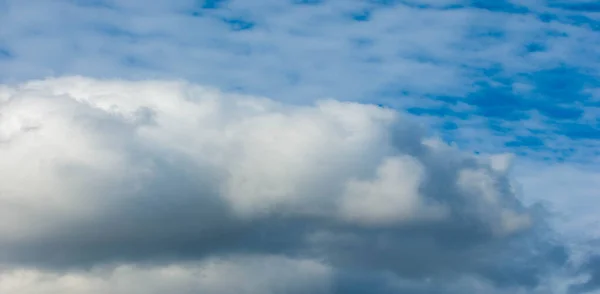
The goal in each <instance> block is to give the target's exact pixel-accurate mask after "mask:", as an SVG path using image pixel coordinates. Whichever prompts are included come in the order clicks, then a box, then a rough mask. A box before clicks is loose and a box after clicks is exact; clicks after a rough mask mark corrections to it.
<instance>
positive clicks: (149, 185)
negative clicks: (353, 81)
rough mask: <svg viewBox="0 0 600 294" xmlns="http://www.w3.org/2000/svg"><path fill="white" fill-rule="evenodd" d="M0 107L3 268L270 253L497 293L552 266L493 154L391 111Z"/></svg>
mask: <svg viewBox="0 0 600 294" xmlns="http://www.w3.org/2000/svg"><path fill="white" fill-rule="evenodd" d="M0 97H3V98H2V101H3V102H2V104H1V105H0V137H1V138H3V140H4V143H3V146H2V149H0V152H1V153H2V156H1V157H0V168H1V171H0V172H1V173H2V175H3V177H2V179H1V180H0V181H1V182H0V183H1V185H0V201H1V202H2V204H3V205H2V206H0V207H1V208H0V209H2V214H1V215H2V217H1V218H2V222H1V223H2V225H0V232H2V234H1V237H0V249H1V250H0V252H2V254H1V255H0V261H1V262H2V263H3V264H5V265H6V266H8V267H9V268H20V267H26V268H27V267H34V268H39V269H43V270H45V271H67V272H69V271H70V270H78V269H79V270H81V269H92V268H94V267H96V266H99V265H105V264H127V263H133V264H150V265H153V266H164V265H168V264H170V263H178V262H187V261H202V260H206V259H210V258H215V257H218V256H227V255H230V254H237V255H239V254H241V255H251V256H252V255H278V256H284V257H290V258H300V259H307V260H320V261H321V262H323V263H324V264H326V266H328V267H331V268H332V271H334V272H336V271H341V272H343V271H360V272H364V273H368V274H372V275H374V276H378V275H384V274H385V273H391V274H392V275H393V276H396V277H399V278H403V279H408V280H412V281H421V280H424V279H433V280H434V281H437V283H442V282H443V281H445V280H452V279H454V278H462V277H475V278H476V279H482V280H483V281H487V282H485V283H488V284H490V285H492V286H490V287H492V288H498V289H508V290H507V291H512V290H510V289H513V290H514V289H530V290H533V289H537V288H539V287H541V286H543V283H541V279H543V278H544V277H546V275H548V274H550V273H551V272H552V270H553V269H555V268H557V267H560V266H562V265H563V264H564V260H560V258H558V259H557V258H556V257H555V256H554V255H551V254H550V253H548V252H551V250H552V249H553V248H556V247H555V245H554V244H553V243H554V242H553V241H551V238H549V237H546V236H551V232H549V231H548V230H547V229H546V228H545V227H544V226H543V224H544V220H543V219H541V218H539V217H537V216H536V215H535V214H532V213H531V211H530V209H529V208H527V207H525V206H524V205H522V204H521V203H520V201H519V200H518V199H517V192H516V190H515V187H514V184H513V183H512V180H511V179H510V177H509V174H508V171H509V170H508V166H509V163H508V160H509V158H508V157H503V156H496V157H491V158H488V157H474V156H472V155H469V154H466V153H462V152H461V151H459V150H457V149H456V148H454V147H451V146H448V145H446V144H443V143H442V142H441V141H438V140H435V139H434V138H428V137H426V136H425V135H424V134H425V133H424V132H422V131H420V130H419V128H418V127H417V126H416V125H414V123H413V122H411V121H410V120H408V119H405V118H402V116H401V114H399V113H397V112H395V111H392V110H389V109H383V108H380V107H375V106H372V105H361V104H353V103H341V102H337V101H331V100H329V101H321V102H318V103H317V104H315V105H313V106H293V105H287V104H281V103H277V102H274V101H271V100H268V99H264V98H257V97H245V96H238V95H231V94H224V93H220V92H218V91H216V90H214V89H209V88H203V87H199V86H195V85H189V84H185V83H180V82H161V81H143V82H126V81H117V80H105V81H101V80H94V79H88V78H81V77H70V78H61V79H50V80H44V81H32V82H30V83H27V84H22V85H18V86H15V87H4V88H2V89H1V90H0ZM31 125H33V126H36V127H35V129H33V130H31V131H24V128H23V127H24V126H31ZM410 187H416V188H414V189H413V188H410ZM347 207H361V208H362V209H361V210H347V209H346V208H347ZM549 254H550V255H549ZM557 256H559V255H557ZM343 280H344V279H341V280H339V281H338V282H340V281H343ZM336 281H337V280H336ZM348 283H350V281H348ZM0 284H1V283H0ZM440 285H441V284H440ZM338 286H339V287H341V288H340V289H345V288H344V287H348V286H344V285H341V284H340V285H338ZM338 286H336V287H338ZM184 293H185V292H184Z"/></svg>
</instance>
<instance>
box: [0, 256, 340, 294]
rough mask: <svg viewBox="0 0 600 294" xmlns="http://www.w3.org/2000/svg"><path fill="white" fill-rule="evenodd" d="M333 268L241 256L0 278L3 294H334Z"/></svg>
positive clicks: (20, 273)
mask: <svg viewBox="0 0 600 294" xmlns="http://www.w3.org/2000/svg"><path fill="white" fill-rule="evenodd" d="M330 276H331V271H330V268H328V267H327V266H325V265H322V264H319V263H318V262H315V261H310V260H295V259H288V258H282V257H273V256H253V257H236V258H227V259H218V260H206V261H203V262H195V263H181V264H171V265H166V266H144V265H142V266H140V265H135V264H120V265H117V266H101V267H97V268H94V269H93V270H90V271H87V272H81V271H78V272H69V273H54V272H47V271H40V270H35V269H25V270H15V271H9V272H3V273H2V274H0V292H2V293H22V294H40V293H47V294H95V293H114V294H150V293H165V292H169V293H177V294H192V293H198V292H199V291H200V292H203V293H215V294H233V293H256V294H258V293H261V294H262V293H306V291H310V293H330V292H329V291H330V288H331V285H330V279H329V277H330Z"/></svg>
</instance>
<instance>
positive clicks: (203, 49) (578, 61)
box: [0, 0, 600, 293]
mask: <svg viewBox="0 0 600 294" xmlns="http://www.w3.org/2000/svg"><path fill="white" fill-rule="evenodd" d="M74 75H78V76H84V77H88V78H99V79H123V80H149V79H161V80H185V81H188V82H190V83H194V84H199V85H203V86H209V87H214V88H217V89H220V90H221V91H223V92H227V93H239V94H245V95H252V96H260V97H267V98H270V99H273V100H276V101H277V102H281V103H285V104H289V105H312V104H313V103H315V102H316V101H319V100H323V99H335V100H339V101H350V102H359V103H363V104H376V105H379V106H382V107H384V108H391V109H395V110H399V111H401V113H403V115H405V116H409V117H410V119H411V120H414V121H416V122H418V123H420V124H423V125H424V126H425V128H426V129H427V131H428V132H431V133H433V134H437V135H438V136H440V137H441V138H443V140H445V141H447V142H449V143H451V144H455V145H456V146H458V148H460V149H461V150H463V151H465V152H467V153H477V154H487V153H501V152H508V153H513V154H515V155H516V159H515V168H514V169H515V174H516V178H517V180H520V181H521V183H522V187H521V190H522V191H525V192H524V195H525V196H523V201H525V202H528V203H533V202H536V201H541V202H543V203H546V205H547V207H548V209H549V210H550V211H552V213H554V214H556V215H557V216H556V217H555V218H552V219H551V221H550V222H551V223H552V225H553V226H555V228H556V230H558V231H559V232H560V233H561V234H563V235H564V236H566V237H564V238H565V242H564V243H565V244H568V246H567V245H565V246H567V247H569V248H571V249H572V250H573V252H575V253H573V256H580V257H573V258H574V259H577V258H580V259H579V261H578V262H579V264H580V265H583V266H582V271H583V272H584V273H591V278H590V279H589V281H588V282H583V283H581V284H580V285H579V286H573V287H571V288H570V289H571V291H573V292H574V293H583V292H582V291H584V290H593V289H596V288H599V287H600V278H598V277H600V262H597V261H596V260H595V259H591V258H589V260H590V261H589V262H587V263H586V260H587V259H588V258H587V257H586V256H588V255H593V254H594V250H593V247H594V246H593V245H590V244H596V243H597V240H600V239H599V238H600V231H599V232H595V231H594V230H587V229H586V228H589V227H590V226H592V227H593V226H597V225H598V224H600V218H597V217H594V214H595V210H597V209H594V207H596V206H595V205H599V206H600V200H598V196H600V195H597V194H598V192H596V191H600V190H599V189H598V188H600V184H598V183H600V171H599V170H598V163H600V3H598V1H593V0H570V1H568V0H560V1H559V0H404V1H402V0H285V1H281V0H277V1H276V0H254V1H241V0H204V1H201V0H170V1H169V0H153V1H143V0H121V1H119V0H87V1H86V0H53V1H49V0H0V82H1V83H2V84H4V85H7V86H13V85H19V84H21V83H25V82H28V81H30V80H34V79H43V78H53V77H62V76H74ZM0 101H1V100H0ZM594 242H596V243H594ZM577 254H579V255H577ZM586 254H587V255H586ZM378 279H379V278H378ZM461 283H462V282H461ZM465 283H467V282H465ZM366 284H368V283H366ZM344 287H349V286H344ZM352 287H355V288H353V289H360V287H361V286H360V285H355V286H352ZM352 287H351V288H352ZM363 287H366V286H364V285H363ZM415 287H417V288H418V287H422V286H415ZM423 287H424V286H423ZM428 287H429V286H428ZM456 287H458V288H457V289H459V288H460V286H456ZM415 289H416V288H415ZM419 289H429V290H427V291H430V292H429V293H434V292H433V291H437V290H433V288H419ZM344 291H350V290H349V289H346V290H344ZM356 291H359V292H360V290H356ZM414 291H417V290H414ZM423 291H425V290H423ZM456 291H459V290H456ZM359 292H357V293H359ZM347 293H350V292H347ZM382 293H387V292H384V291H383V290H382ZM440 293H442V292H440ZM449 293H450V292H449ZM452 293H454V292H452ZM490 293H504V292H490ZM557 293H558V292H557Z"/></svg>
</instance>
